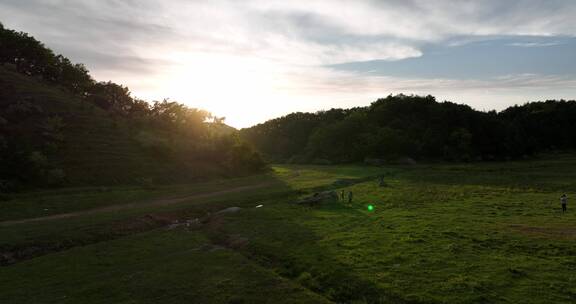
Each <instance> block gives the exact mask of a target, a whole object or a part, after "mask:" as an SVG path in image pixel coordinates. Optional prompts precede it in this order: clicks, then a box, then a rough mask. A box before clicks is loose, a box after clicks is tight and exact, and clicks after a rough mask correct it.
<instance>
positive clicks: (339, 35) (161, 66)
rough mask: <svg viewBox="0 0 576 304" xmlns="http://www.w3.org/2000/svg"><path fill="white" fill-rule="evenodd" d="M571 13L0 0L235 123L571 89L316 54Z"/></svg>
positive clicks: (431, 6)
mask: <svg viewBox="0 0 576 304" xmlns="http://www.w3.org/2000/svg"><path fill="white" fill-rule="evenodd" d="M574 15H576V3H574V2H571V1H562V0H541V1H538V0H520V1H500V0H483V1H471V0H462V1H451V0H436V1H431V0H404V1H402V0H388V1H376V0H365V1H327V0H306V1H304V0H292V1H269V0H245V1H235V0H234V1H233V0H206V1H185V0H176V1H160V0H139V1H135V0H130V1H128V0H125V1H119V0H108V1H88V0H82V1H80V0H77V1H71V0H51V1H41V0H0V20H2V22H4V23H5V25H6V26H8V27H12V28H15V29H18V30H23V31H26V32H29V33H31V34H32V35H34V36H36V37H37V38H39V39H40V40H42V41H44V42H45V43H46V44H47V45H48V46H49V47H52V48H55V49H56V50H57V51H58V52H62V53H64V54H65V55H66V56H69V57H71V59H73V60H74V61H79V62H85V63H87V65H88V67H89V69H90V70H91V71H92V72H93V74H94V75H95V77H96V78H97V79H99V80H108V79H111V80H113V81H116V82H119V83H123V84H127V85H128V86H130V87H131V89H132V91H133V92H134V93H135V95H137V96H142V97H146V98H162V97H173V98H176V99H179V100H181V101H183V102H187V103H188V104H190V105H192V106H201V107H205V108H207V109H209V110H212V111H214V112H215V113H216V114H218V115H225V116H228V119H229V121H230V122H232V124H234V125H236V126H246V125H249V124H252V123H256V122H258V121H259V120H262V119H264V118H270V117H272V116H274V115H279V114H283V113H286V112H290V111H297V110H315V109H320V108H329V107H332V106H334V107H337V106H349V105H354V104H361V103H362V104H367V103H369V101H370V100H372V99H374V98H375V97H378V96H383V95H388V94H390V93H397V92H398V93H399V92H406V93H410V92H418V93H434V92H436V93H438V94H440V95H441V96H460V97H462V96H465V97H466V98H471V99H474V96H486V94H485V91H487V90H492V91H493V92H500V93H499V94H502V96H506V97H507V98H510V100H517V99H518V98H517V96H523V97H522V98H524V97H525V96H527V95H526V94H525V93H524V92H532V93H531V94H532V95H530V96H540V95H538V94H540V93H538V92H536V90H540V91H539V92H552V90H553V89H554V90H556V91H558V92H560V91H562V92H568V91H566V90H568V89H574V88H575V87H576V84H575V83H574V81H573V80H571V79H564V78H558V77H552V76H546V75H539V76H534V75H514V76H506V77H502V78H501V79H493V80H485V81H472V80H467V81H465V80H457V79H433V80H429V79H400V78H391V77H381V76H374V75H372V74H370V73H364V74H359V73H351V72H341V71H340V72H338V71H334V70H331V69H329V68H325V67H323V66H325V65H329V64H335V63H342V62H352V61H370V60H401V59H405V58H412V57H419V56H422V55H423V54H422V52H423V50H422V45H424V44H430V43H445V44H455V43H462V41H463V40H459V41H456V42H454V41H453V38H455V37H465V39H468V40H470V41H473V40H475V39H485V36H486V35H512V36H513V35H544V36H555V35H567V36H573V35H574V34H575V33H576V19H575V18H573V17H572V16H574ZM478 37H481V38H478ZM544 44H546V45H544ZM513 45H515V46H518V47H544V46H550V45H551V42H546V43H538V42H534V43H532V42H525V43H524V42H521V43H514V44H513ZM514 90H516V91H515V92H517V93H516V95H514V93H513V91H514ZM504 91H505V92H504ZM573 91H574V90H572V91H570V92H573ZM446 92H457V93H453V95H450V94H447V93H446ZM537 93H538V94H537ZM474 94H476V95H474ZM552 95H553V94H552ZM510 96H516V97H514V98H511V97H510ZM463 101H464V100H463ZM235 117H240V118H235Z"/></svg>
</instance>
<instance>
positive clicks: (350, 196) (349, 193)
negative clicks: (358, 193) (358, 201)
mask: <svg viewBox="0 0 576 304" xmlns="http://www.w3.org/2000/svg"><path fill="white" fill-rule="evenodd" d="M352 196H353V194H352V191H348V204H351V203H352Z"/></svg>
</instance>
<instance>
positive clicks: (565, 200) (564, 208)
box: [560, 193, 568, 213]
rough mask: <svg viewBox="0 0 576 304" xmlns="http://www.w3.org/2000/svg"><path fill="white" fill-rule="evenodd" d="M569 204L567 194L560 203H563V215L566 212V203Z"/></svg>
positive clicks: (561, 198)
mask: <svg viewBox="0 0 576 304" xmlns="http://www.w3.org/2000/svg"><path fill="white" fill-rule="evenodd" d="M567 202H568V197H567V196H566V193H564V194H562V196H561V197H560V203H562V213H564V212H566V203H567Z"/></svg>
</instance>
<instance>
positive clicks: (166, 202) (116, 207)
mask: <svg viewBox="0 0 576 304" xmlns="http://www.w3.org/2000/svg"><path fill="white" fill-rule="evenodd" d="M272 184H274V183H273V182H263V183H259V184H255V185H249V186H240V187H235V188H230V189H226V190H220V191H215V192H209V193H202V194H195V195H187V196H182V197H176V198H165V199H156V200H152V201H145V202H136V203H129V204H121V205H113V206H107V207H102V208H95V209H89V210H82V211H76V212H69V213H60V214H54V215H48V216H41V217H33V218H27V219H19V220H12V221H4V222H0V227H5V226H11V225H17V224H25V223H32V222H44V221H51V220H58V219H66V218H73V217H79V216H83V215H89V214H96V213H102V212H110V211H119V210H127V209H134V208H141V207H159V206H167V205H174V204H178V203H182V202H185V201H189V200H193V199H204V198H210V197H215V196H219V195H222V194H229V193H235V192H242V191H246V190H254V189H259V188H264V187H267V186H270V185H272Z"/></svg>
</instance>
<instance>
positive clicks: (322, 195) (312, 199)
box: [296, 191, 338, 206]
mask: <svg viewBox="0 0 576 304" xmlns="http://www.w3.org/2000/svg"><path fill="white" fill-rule="evenodd" d="M334 201H338V194H337V193H336V191H323V192H316V193H314V194H312V195H310V196H307V197H304V198H302V199H300V200H299V201H297V202H296V203H297V204H301V205H302V204H303V205H310V206H313V205H319V204H321V203H323V202H334Z"/></svg>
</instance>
